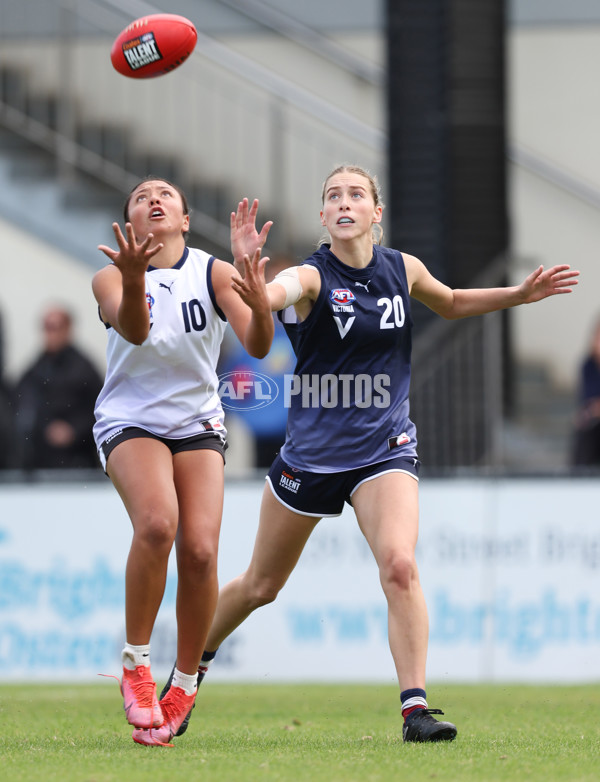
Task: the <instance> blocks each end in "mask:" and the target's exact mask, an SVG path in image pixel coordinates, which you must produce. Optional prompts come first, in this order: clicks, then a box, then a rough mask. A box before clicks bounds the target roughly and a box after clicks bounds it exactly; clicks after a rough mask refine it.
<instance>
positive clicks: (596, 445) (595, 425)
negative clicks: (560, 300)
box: [573, 321, 600, 467]
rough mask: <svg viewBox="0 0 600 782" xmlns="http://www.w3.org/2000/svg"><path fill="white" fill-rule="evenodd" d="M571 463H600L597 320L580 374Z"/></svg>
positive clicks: (599, 338)
mask: <svg viewBox="0 0 600 782" xmlns="http://www.w3.org/2000/svg"><path fill="white" fill-rule="evenodd" d="M573 464H574V466H576V467H583V466H594V465H600V321H598V322H597V323H596V326H595V328H594V331H593V334H592V343H591V347H590V351H589V353H588V355H587V356H586V358H585V360H584V362H583V364H582V365H581V369H580V374H579V398H578V409H577V416H576V419H575V436H574V448H573Z"/></svg>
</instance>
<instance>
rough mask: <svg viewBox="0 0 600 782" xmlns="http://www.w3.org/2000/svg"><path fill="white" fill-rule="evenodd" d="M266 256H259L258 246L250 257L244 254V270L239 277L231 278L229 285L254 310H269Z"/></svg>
mask: <svg viewBox="0 0 600 782" xmlns="http://www.w3.org/2000/svg"><path fill="white" fill-rule="evenodd" d="M268 260H269V259H268V258H266V257H265V258H261V257H260V247H257V248H256V251H255V252H254V255H253V256H252V258H250V257H249V256H248V255H247V254H246V255H244V258H243V264H244V272H243V274H240V276H239V277H237V276H235V275H234V276H233V277H232V278H231V287H232V288H233V290H234V291H235V292H236V293H237V294H238V295H239V297H240V298H241V299H242V301H243V302H244V303H245V304H247V305H248V306H249V307H250V309H252V310H254V311H260V310H263V311H264V310H268V311H269V312H270V311H271V305H270V302H269V296H268V294H267V285H266V282H265V266H266V264H267V262H268Z"/></svg>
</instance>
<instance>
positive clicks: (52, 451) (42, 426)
mask: <svg viewBox="0 0 600 782" xmlns="http://www.w3.org/2000/svg"><path fill="white" fill-rule="evenodd" d="M42 334H43V350H42V352H41V354H40V355H39V356H38V358H37V359H36V360H35V362H34V363H33V364H32V365H31V366H30V367H29V369H28V370H27V371H26V372H25V374H24V375H23V376H22V378H21V379H20V380H19V382H18V383H17V387H16V397H15V405H16V430H17V446H18V464H17V466H18V467H20V468H22V469H25V470H35V469H46V468H65V467H66V468H75V467H96V466H99V462H98V456H97V452H96V446H95V443H94V439H93V437H92V427H93V425H94V404H95V402H96V397H97V396H98V394H99V393H100V389H101V388H102V377H101V376H100V374H99V372H98V371H97V369H96V368H95V367H94V365H93V364H92V363H91V361H90V360H89V359H88V358H87V357H86V356H84V355H83V353H82V352H81V351H80V350H78V349H77V348H76V347H75V346H74V345H73V341H72V340H73V318H72V316H71V314H70V313H69V312H68V311H67V310H66V309H64V308H62V307H51V308H48V309H47V310H46V312H45V313H44V315H43V317H42Z"/></svg>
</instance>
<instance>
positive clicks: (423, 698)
mask: <svg viewBox="0 0 600 782" xmlns="http://www.w3.org/2000/svg"><path fill="white" fill-rule="evenodd" d="M400 702H401V703H402V716H403V717H404V719H405V720H406V718H407V717H408V716H409V714H412V713H413V712H414V711H416V710H417V709H426V708H427V695H426V693H425V690H421V689H420V688H419V687H413V688H412V689H411V690H403V691H402V692H401V693H400Z"/></svg>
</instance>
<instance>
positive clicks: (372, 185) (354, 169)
mask: <svg viewBox="0 0 600 782" xmlns="http://www.w3.org/2000/svg"><path fill="white" fill-rule="evenodd" d="M345 173H348V174H358V175H359V176H362V177H364V178H365V179H366V180H368V182H369V190H370V191H371V195H372V196H373V202H374V203H375V206H380V207H381V208H382V209H383V207H384V206H385V204H384V203H383V201H382V200H381V193H380V191H379V182H378V181H377V177H376V176H374V175H373V174H369V172H368V171H367V170H366V169H365V168H362V166H355V165H347V164H346V165H343V166H337V168H334V169H333V171H330V172H329V174H328V175H327V176H326V177H325V181H324V182H323V188H322V190H321V203H322V204H324V203H325V189H326V187H327V183H328V182H329V180H330V179H331V177H332V176H336V174H345ZM372 231H373V241H374V242H375V244H382V242H383V228H382V227H381V224H380V223H374V224H373V227H372ZM376 234H377V235H376ZM327 241H328V237H322V238H321V239H319V244H324V243H325V242H327Z"/></svg>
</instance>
